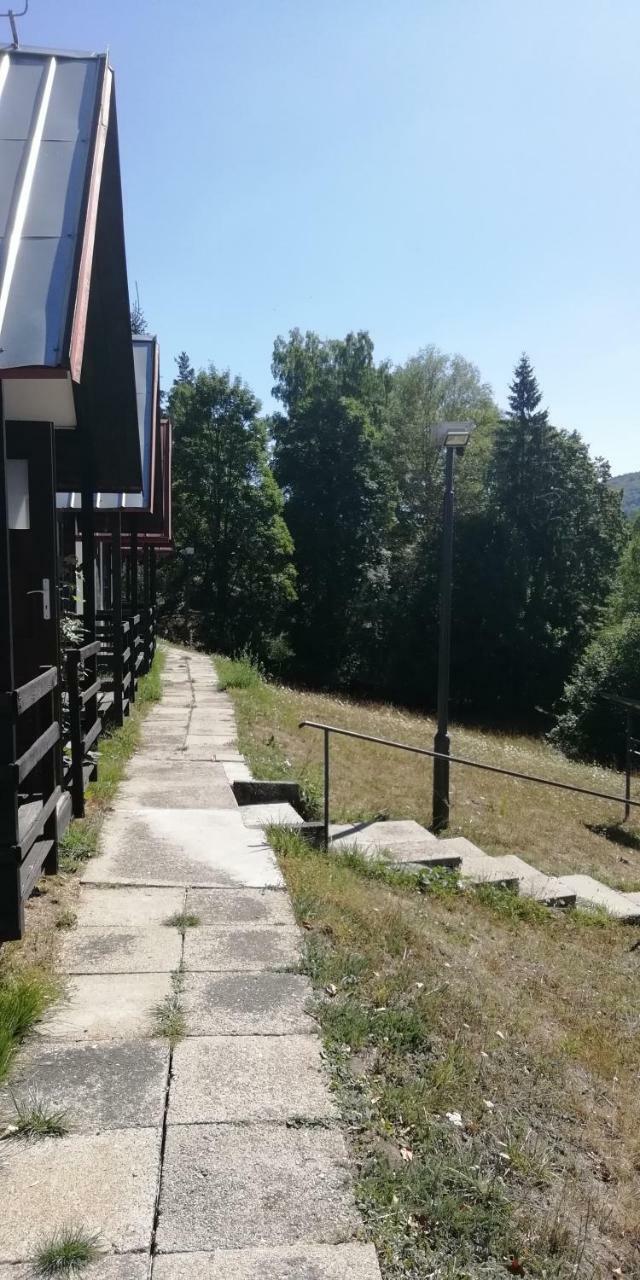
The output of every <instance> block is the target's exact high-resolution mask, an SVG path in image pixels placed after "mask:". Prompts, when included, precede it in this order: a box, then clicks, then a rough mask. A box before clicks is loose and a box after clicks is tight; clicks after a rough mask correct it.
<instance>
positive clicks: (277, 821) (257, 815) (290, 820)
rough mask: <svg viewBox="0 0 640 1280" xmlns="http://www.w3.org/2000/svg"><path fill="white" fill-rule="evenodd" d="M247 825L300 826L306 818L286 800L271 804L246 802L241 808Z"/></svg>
mask: <svg viewBox="0 0 640 1280" xmlns="http://www.w3.org/2000/svg"><path fill="white" fill-rule="evenodd" d="M240 813H241V814H242V821H243V822H244V825H245V827H269V826H275V827H280V826H282V827H299V826H302V824H303V822H304V818H302V817H301V816H300V814H299V813H298V811H297V810H296V809H294V807H293V805H292V804H289V803H288V802H287V801H286V800H285V801H275V802H273V801H272V802H271V803H270V804H244V805H243V806H242V808H241V809H240Z"/></svg>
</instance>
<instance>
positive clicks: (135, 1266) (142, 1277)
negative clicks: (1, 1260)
mask: <svg viewBox="0 0 640 1280" xmlns="http://www.w3.org/2000/svg"><path fill="white" fill-rule="evenodd" d="M148 1271H149V1262H148V1259H147V1258H146V1256H143V1255H142V1254H140V1253H136V1254H134V1253H127V1254H123V1255H121V1256H120V1257H119V1258H117V1257H110V1258H100V1259H98V1260H97V1261H96V1262H92V1263H91V1265H90V1266H88V1267H87V1268H86V1269H85V1270H83V1271H82V1275H83V1276H84V1277H85V1280H147V1275H148ZM34 1274H35V1273H34V1270H33V1267H32V1266H31V1264H30V1263H28V1262H27V1263H24V1264H22V1263H19V1262H18V1263H13V1264H12V1263H8V1264H7V1266H6V1267H5V1266H2V1265H0V1280H34Z"/></svg>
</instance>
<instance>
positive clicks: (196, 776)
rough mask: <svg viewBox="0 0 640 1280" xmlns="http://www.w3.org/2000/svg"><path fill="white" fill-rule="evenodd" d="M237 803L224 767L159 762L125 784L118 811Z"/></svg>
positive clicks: (223, 806)
mask: <svg viewBox="0 0 640 1280" xmlns="http://www.w3.org/2000/svg"><path fill="white" fill-rule="evenodd" d="M237 807H238V806H237V801H236V798H235V796H234V794H233V791H232V790H231V787H230V786H229V780H228V778H227V776H226V774H225V772H224V769H223V768H222V765H220V764H215V763H213V761H212V762H211V763H210V764H209V763H207V764H188V765H187V766H186V767H182V768H180V769H176V766H175V765H174V764H170V763H168V762H167V761H162V760H158V761H156V763H155V765H154V766H153V768H152V769H149V768H147V770H146V771H145V772H144V773H140V772H138V773H137V774H136V775H135V776H133V777H131V778H127V779H126V780H125V781H124V782H121V784H120V787H119V788H118V808H123V809H144V808H154V809H236V808H237Z"/></svg>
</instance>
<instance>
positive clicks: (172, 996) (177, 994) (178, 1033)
mask: <svg viewBox="0 0 640 1280" xmlns="http://www.w3.org/2000/svg"><path fill="white" fill-rule="evenodd" d="M182 985H183V977H182V972H181V970H178V972H177V973H172V975H171V991H170V992H169V995H168V996H165V998H164V1000H162V1001H161V1003H160V1004H158V1005H156V1007H155V1009H154V1010H153V1013H154V1018H155V1027H154V1035H156V1036H162V1037H163V1038H164V1039H166V1040H168V1041H169V1044H170V1046H171V1048H172V1049H174V1048H175V1046H176V1045H177V1044H179V1042H180V1040H182V1039H184V1036H185V1035H186V1032H187V1022H186V1018H185V1016H184V1010H183V1008H182Z"/></svg>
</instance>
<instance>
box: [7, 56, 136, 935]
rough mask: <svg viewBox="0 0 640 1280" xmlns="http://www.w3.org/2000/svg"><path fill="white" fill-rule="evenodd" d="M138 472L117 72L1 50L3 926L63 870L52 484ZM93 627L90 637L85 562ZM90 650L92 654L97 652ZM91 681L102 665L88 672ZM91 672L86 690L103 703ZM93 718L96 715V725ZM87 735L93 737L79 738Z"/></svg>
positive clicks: (103, 486) (106, 484)
mask: <svg viewBox="0 0 640 1280" xmlns="http://www.w3.org/2000/svg"><path fill="white" fill-rule="evenodd" d="M141 488H142V458H141V450H140V436H139V430H138V414H137V404H136V383H135V373H134V357H133V351H132V344H131V333H130V321H129V296H128V286H127V273H126V260H125V249H124V230H123V214H122V193H121V182H120V166H119V156H118V132H117V118H116V104H115V91H114V77H113V71H112V69H111V67H110V66H109V63H108V59H107V57H106V55H94V54H67V53H58V52H55V51H52V50H40V49H26V48H20V49H11V50H5V51H3V52H1V53H0V941H2V940H5V939H10V938H17V937H20V936H21V934H22V931H23V927H24V902H25V900H26V898H27V897H28V896H29V893H30V892H31V890H32V888H33V886H34V884H35V882H36V880H37V879H38V877H39V875H40V874H41V872H42V870H43V869H44V871H45V872H47V871H55V869H56V866H57V842H58V837H59V834H60V830H61V828H62V827H63V825H64V823H65V822H66V821H68V813H69V805H68V801H67V800H66V799H65V797H64V796H63V792H62V782H63V766H62V749H61V739H62V729H61V723H62V708H61V692H60V632H59V614H60V601H59V585H60V584H59V576H58V554H57V552H58V541H57V520H56V491H57V489H59V490H62V491H66V492H70V491H78V492H79V493H80V494H81V495H82V496H81V513H80V514H81V536H82V542H83V553H84V559H85V562H86V563H89V561H90V560H91V558H92V556H93V538H94V494H95V493H96V492H99V491H110V492H119V493H126V494H134V493H139V492H140V490H141ZM84 585H85V597H84V613H83V625H84V639H85V644H89V645H90V644H92V643H93V644H94V645H95V644H96V643H97V641H96V631H95V628H96V618H95V612H96V607H95V605H96V602H95V586H94V578H93V574H91V573H86V575H85V583H84ZM93 657H95V653H94V654H93V655H92V658H93ZM93 683H94V685H97V681H94V682H93ZM96 694H97V689H96V688H94V690H93V693H92V697H91V698H89V699H88V700H87V705H88V706H89V708H90V709H93V712H94V713H95V707H96V702H95V697H96ZM99 731H100V725H99V723H98V716H97V713H95V721H94V724H93V726H92V729H91V732H92V733H93V734H94V739H93V740H94V741H95V738H96V737H97V735H98V733H99ZM84 745H85V747H87V745H90V744H87V743H86V742H85V744H84Z"/></svg>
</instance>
